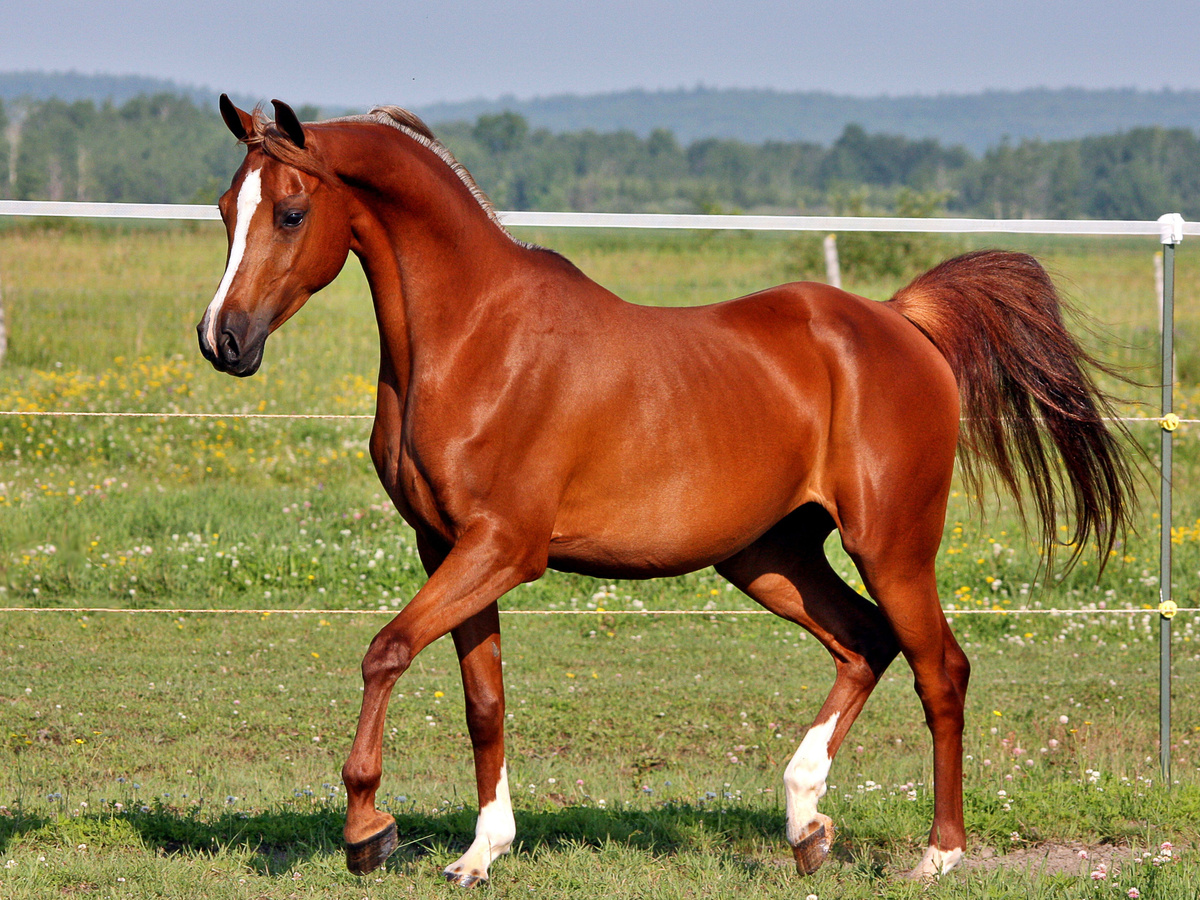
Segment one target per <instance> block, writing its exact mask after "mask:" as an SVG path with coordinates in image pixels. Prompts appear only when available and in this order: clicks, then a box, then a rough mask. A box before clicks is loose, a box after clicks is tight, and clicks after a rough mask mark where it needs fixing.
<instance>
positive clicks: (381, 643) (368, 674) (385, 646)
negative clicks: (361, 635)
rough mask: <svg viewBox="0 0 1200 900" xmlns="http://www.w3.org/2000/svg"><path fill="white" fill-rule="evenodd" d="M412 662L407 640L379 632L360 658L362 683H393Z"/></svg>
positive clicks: (389, 684)
mask: <svg viewBox="0 0 1200 900" xmlns="http://www.w3.org/2000/svg"><path fill="white" fill-rule="evenodd" d="M411 662H412V651H411V650H410V649H409V646H408V642H407V641H405V640H403V639H402V638H400V637H397V636H395V635H390V634H387V633H385V632H380V633H379V634H377V635H376V636H375V639H374V640H373V641H371V646H370V647H368V648H367V652H366V655H365V656H363V660H362V677H363V683H364V684H368V685H378V684H384V685H387V686H389V687H390V686H391V685H393V684H395V682H396V679H398V678H399V677H400V676H401V675H403V674H404V672H405V671H406V670H407V669H408V667H409V664H410V663H411Z"/></svg>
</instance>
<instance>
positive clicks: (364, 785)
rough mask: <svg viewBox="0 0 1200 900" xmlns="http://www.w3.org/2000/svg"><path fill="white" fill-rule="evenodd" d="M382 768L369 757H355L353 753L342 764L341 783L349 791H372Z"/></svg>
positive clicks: (376, 785) (377, 783)
mask: <svg viewBox="0 0 1200 900" xmlns="http://www.w3.org/2000/svg"><path fill="white" fill-rule="evenodd" d="M382 775H383V770H382V769H381V768H380V767H379V766H378V765H375V764H374V763H373V762H372V761H371V760H370V759H367V758H357V757H355V755H354V754H351V755H350V758H349V759H347V760H346V762H345V764H344V765H343V766H342V784H344V785H345V786H346V790H347V791H349V792H350V793H352V794H353V793H362V792H364V791H374V790H375V789H376V788H377V787H379V780H380V778H381V776H382Z"/></svg>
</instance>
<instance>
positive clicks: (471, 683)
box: [444, 603, 517, 887]
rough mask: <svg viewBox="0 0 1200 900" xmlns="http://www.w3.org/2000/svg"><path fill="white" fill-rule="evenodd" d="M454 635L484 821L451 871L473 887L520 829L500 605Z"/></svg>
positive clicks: (451, 878)
mask: <svg viewBox="0 0 1200 900" xmlns="http://www.w3.org/2000/svg"><path fill="white" fill-rule="evenodd" d="M451 634H452V635H453V636H454V649H455V650H456V651H457V652H458V661H459V666H460V668H461V669H462V681H463V692H464V694H465V695H466V703H467V730H468V731H469V732H470V734H471V747H472V749H473V751H474V754H475V784H476V787H477V788H478V791H479V819H478V820H477V821H476V823H475V840H474V841H473V842H472V843H471V846H470V847H469V848H468V849H467V852H466V853H464V854H463V855H462V856H461V857H460V858H459V859H458V860H456V861H455V862H453V863H451V864H450V865H448V866H447V867H446V870H445V873H444V874H445V876H446V878H447V880H449V881H452V882H454V883H456V884H460V885H462V886H464V887H471V886H473V885H476V884H478V883H479V882H481V881H486V880H487V877H488V866H489V865H491V863H492V861H493V860H495V859H496V857H498V856H500V855H501V854H503V853H506V852H508V848H509V846H510V845H511V844H512V841H513V838H514V837H515V836H516V833H517V827H516V822H515V820H514V819H513V811H512V800H511V799H510V797H509V792H508V772H507V769H506V767H505V764H504V673H503V669H502V668H501V665H500V613H499V610H498V609H497V606H496V604H495V603H493V604H492V605H491V606H489V607H488V608H487V609H485V610H484V611H483V612H481V613H479V614H478V615H477V616H475V617H474V618H472V619H470V620H468V621H467V622H465V623H464V624H462V625H461V626H459V627H458V628H456V629H454V631H453V632H451Z"/></svg>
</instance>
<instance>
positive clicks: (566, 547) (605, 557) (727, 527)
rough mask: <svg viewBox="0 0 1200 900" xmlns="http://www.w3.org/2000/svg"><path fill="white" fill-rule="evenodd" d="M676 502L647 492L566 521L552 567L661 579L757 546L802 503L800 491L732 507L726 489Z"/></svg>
mask: <svg viewBox="0 0 1200 900" xmlns="http://www.w3.org/2000/svg"><path fill="white" fill-rule="evenodd" d="M711 487H712V488H714V489H715V490H710V491H708V492H700V491H698V492H697V493H696V494H695V495H693V496H690V497H687V498H680V499H678V500H676V501H674V502H671V501H663V502H655V501H656V500H657V499H658V498H655V497H653V496H647V495H642V496H641V497H639V498H638V499H637V502H631V503H629V504H623V505H622V504H614V505H606V504H603V505H596V506H593V507H592V508H591V509H589V511H588V513H587V514H586V515H580V516H578V517H573V516H570V515H567V516H563V517H561V518H560V521H559V522H558V523H556V528H555V532H554V535H553V537H552V539H551V543H550V559H549V562H550V566H551V568H554V569H558V570H560V571H566V572H579V573H582V574H586V575H595V576H598V577H602V578H654V577H659V576H663V575H678V574H681V573H684V572H694V571H695V570H697V569H702V568H704V567H705V566H710V565H713V564H714V563H717V562H720V561H721V560H723V559H726V558H728V557H729V556H731V555H733V554H734V553H736V552H737V551H739V550H741V549H743V548H744V547H746V546H748V545H749V544H751V543H753V541H754V540H756V539H757V538H758V537H759V536H761V535H762V534H763V533H764V532H766V531H767V530H768V529H769V528H770V527H771V526H772V525H774V524H775V523H776V522H778V521H779V520H780V519H782V518H783V517H784V516H786V515H787V514H788V513H789V512H791V511H792V510H793V509H795V508H796V507H797V506H799V505H801V503H803V502H806V501H807V500H810V499H815V498H812V497H806V496H804V494H803V492H802V491H797V490H796V488H795V487H794V486H792V488H791V489H788V490H780V491H778V492H777V493H775V495H774V496H773V498H772V499H770V500H767V501H765V502H764V497H763V496H762V495H759V496H758V497H756V498H754V499H745V501H744V502H736V501H735V502H732V503H731V502H729V500H730V499H731V498H730V494H729V491H728V490H726V489H725V488H726V487H727V485H717V484H714V485H712V486H711Z"/></svg>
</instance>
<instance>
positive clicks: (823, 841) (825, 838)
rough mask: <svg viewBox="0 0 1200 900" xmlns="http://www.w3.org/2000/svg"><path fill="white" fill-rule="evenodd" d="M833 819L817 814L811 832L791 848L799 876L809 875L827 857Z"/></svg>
mask: <svg viewBox="0 0 1200 900" xmlns="http://www.w3.org/2000/svg"><path fill="white" fill-rule="evenodd" d="M833 831H834V829H833V819H831V818H829V816H823V815H821V814H820V813H817V818H816V821H814V822H813V824H812V831H810V832H809V833H808V834H806V835H805V836H804V837H802V838H800V840H799V841H798V842H797V843H796V845H795V846H794V847H792V855H793V856H795V857H796V871H797V872H799V873H800V874H801V875H811V874H812V873H813V872H815V871H817V869H819V868H821V864H822V863H823V862H825V859H826V857H828V856H829V849H830V848H831V847H832V846H833Z"/></svg>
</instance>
